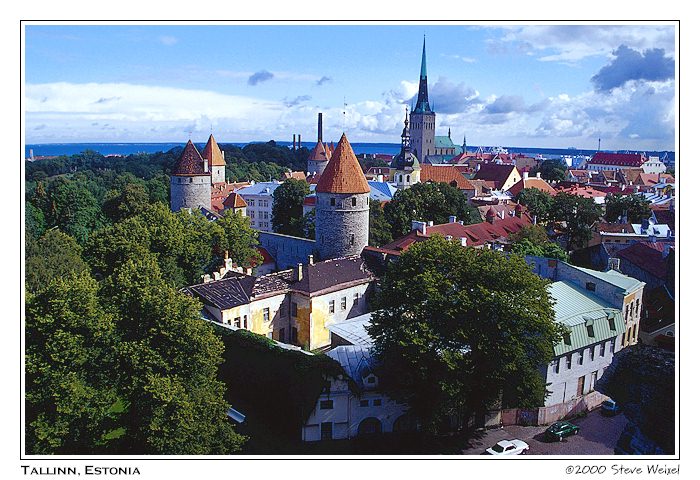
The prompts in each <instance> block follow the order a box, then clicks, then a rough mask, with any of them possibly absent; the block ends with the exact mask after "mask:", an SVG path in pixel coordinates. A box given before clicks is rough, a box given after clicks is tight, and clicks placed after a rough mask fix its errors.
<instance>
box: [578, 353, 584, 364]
mask: <svg viewBox="0 0 700 480" xmlns="http://www.w3.org/2000/svg"><path fill="white" fill-rule="evenodd" d="M578 364H579V365H583V352H579V354H578Z"/></svg>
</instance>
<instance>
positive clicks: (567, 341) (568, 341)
mask: <svg viewBox="0 0 700 480" xmlns="http://www.w3.org/2000/svg"><path fill="white" fill-rule="evenodd" d="M564 343H565V344H567V345H571V334H570V333H565V334H564Z"/></svg>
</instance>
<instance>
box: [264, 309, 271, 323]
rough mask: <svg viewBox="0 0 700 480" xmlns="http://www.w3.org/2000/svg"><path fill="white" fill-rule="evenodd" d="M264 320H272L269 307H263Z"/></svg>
mask: <svg viewBox="0 0 700 480" xmlns="http://www.w3.org/2000/svg"><path fill="white" fill-rule="evenodd" d="M263 321H265V322H269V321H270V309H269V308H263Z"/></svg>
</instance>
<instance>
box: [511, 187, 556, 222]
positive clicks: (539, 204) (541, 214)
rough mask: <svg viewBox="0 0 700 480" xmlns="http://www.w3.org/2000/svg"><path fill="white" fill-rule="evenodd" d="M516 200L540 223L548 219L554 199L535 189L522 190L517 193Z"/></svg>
mask: <svg viewBox="0 0 700 480" xmlns="http://www.w3.org/2000/svg"><path fill="white" fill-rule="evenodd" d="M516 200H517V201H518V202H520V203H522V204H523V205H525V206H526V207H527V210H528V212H530V215H532V216H533V217H537V221H538V222H540V223H546V222H547V221H548V220H549V219H550V216H551V215H550V214H551V210H552V204H553V202H554V197H552V196H551V195H550V194H549V193H547V192H543V191H542V190H539V189H537V188H524V189H522V190H521V191H520V193H518V196H517V197H516Z"/></svg>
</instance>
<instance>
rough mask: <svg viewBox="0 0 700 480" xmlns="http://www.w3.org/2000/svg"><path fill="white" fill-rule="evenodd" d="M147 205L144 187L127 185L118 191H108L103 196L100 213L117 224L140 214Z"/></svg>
mask: <svg viewBox="0 0 700 480" xmlns="http://www.w3.org/2000/svg"><path fill="white" fill-rule="evenodd" d="M148 204H149V195H148V191H147V190H146V187H145V186H144V185H140V184H138V183H127V184H126V185H124V186H123V187H122V188H121V189H120V190H110V191H109V192H107V195H106V196H105V200H104V203H103V204H102V211H103V212H104V214H105V215H106V216H107V217H108V218H109V219H110V220H112V221H113V222H118V221H120V220H123V219H125V218H128V217H132V216H134V215H136V214H137V213H139V212H142V211H143V210H144V209H145V208H146V207H147V206H148Z"/></svg>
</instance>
